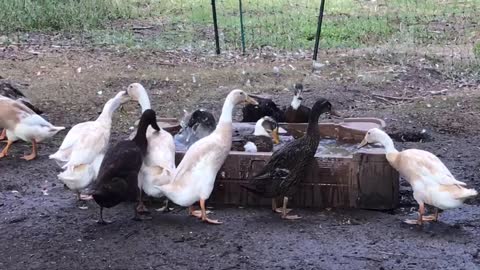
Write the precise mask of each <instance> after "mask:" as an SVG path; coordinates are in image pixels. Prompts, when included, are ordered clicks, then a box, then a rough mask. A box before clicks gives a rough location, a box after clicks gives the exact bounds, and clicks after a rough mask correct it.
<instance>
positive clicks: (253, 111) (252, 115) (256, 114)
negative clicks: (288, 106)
mask: <svg viewBox="0 0 480 270" xmlns="http://www.w3.org/2000/svg"><path fill="white" fill-rule="evenodd" d="M251 97H252V98H253V99H254V100H256V101H257V102H258V105H253V104H247V105H245V107H243V108H242V113H243V119H242V122H257V121H258V120H260V118H262V117H264V116H270V117H272V118H273V119H275V121H277V122H285V113H284V111H282V110H281V109H279V108H278V106H277V104H275V102H273V101H272V100H271V99H269V98H264V97H259V96H254V95H251Z"/></svg>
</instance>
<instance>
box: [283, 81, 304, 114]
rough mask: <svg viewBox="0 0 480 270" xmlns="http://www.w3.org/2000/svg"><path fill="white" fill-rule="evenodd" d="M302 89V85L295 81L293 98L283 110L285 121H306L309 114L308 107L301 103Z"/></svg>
mask: <svg viewBox="0 0 480 270" xmlns="http://www.w3.org/2000/svg"><path fill="white" fill-rule="evenodd" d="M302 91H303V85H302V84H300V83H296V84H295V90H294V95H293V100H292V102H291V103H290V106H289V107H288V108H287V110H286V111H285V121H286V122H287V123H308V118H309V116H310V108H308V107H307V106H304V105H302V101H303V96H302Z"/></svg>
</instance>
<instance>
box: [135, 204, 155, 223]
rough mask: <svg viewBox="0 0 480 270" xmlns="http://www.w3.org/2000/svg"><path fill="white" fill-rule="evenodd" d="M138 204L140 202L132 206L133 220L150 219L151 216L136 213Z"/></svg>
mask: <svg viewBox="0 0 480 270" xmlns="http://www.w3.org/2000/svg"><path fill="white" fill-rule="evenodd" d="M139 206H140V203H139V204H138V205H134V206H133V212H134V213H135V214H134V216H133V218H132V219H133V220H135V221H143V220H151V219H152V217H151V216H145V215H139V213H138V207H139Z"/></svg>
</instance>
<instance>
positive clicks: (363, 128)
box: [160, 118, 399, 210]
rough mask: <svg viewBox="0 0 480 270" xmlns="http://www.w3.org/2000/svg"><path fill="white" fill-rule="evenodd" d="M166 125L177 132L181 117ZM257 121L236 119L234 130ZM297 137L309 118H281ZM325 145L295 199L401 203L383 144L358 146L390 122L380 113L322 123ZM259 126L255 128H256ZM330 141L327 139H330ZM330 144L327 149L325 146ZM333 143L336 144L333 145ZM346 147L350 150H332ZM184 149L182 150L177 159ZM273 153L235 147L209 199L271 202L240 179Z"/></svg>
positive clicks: (369, 205)
mask: <svg viewBox="0 0 480 270" xmlns="http://www.w3.org/2000/svg"><path fill="white" fill-rule="evenodd" d="M160 122H161V126H162V127H163V128H165V129H166V130H168V131H169V132H171V133H172V134H175V133H177V132H178V131H179V129H180V126H179V125H178V121H177V120H176V119H172V118H164V119H160ZM245 125H250V126H251V127H252V128H253V126H254V123H247V124H246V123H234V130H239V129H242V128H243V127H244V126H245ZM280 126H281V127H282V128H283V129H285V130H286V131H287V132H288V133H289V134H290V135H292V136H293V137H296V138H297V137H299V136H302V134H303V132H304V131H305V130H306V127H307V124H291V123H281V124H280ZM318 127H319V129H320V133H321V137H322V139H323V142H321V143H320V144H321V147H323V148H322V149H323V150H321V149H320V147H319V151H318V152H317V154H316V156H315V162H312V164H311V165H310V167H309V169H308V172H307V176H306V177H305V179H304V180H303V181H302V183H301V184H300V186H299V188H298V190H297V193H296V195H295V196H294V197H293V198H292V199H291V201H289V205H290V202H291V205H292V206H294V207H304V208H329V207H334V208H362V209H376V210H388V209H394V208H396V207H397V205H398V192H399V176H398V173H397V172H396V171H395V169H393V168H392V167H391V166H390V165H389V164H388V162H387V160H386V159H385V152H384V149H383V148H380V147H367V148H362V149H360V150H357V149H356V148H355V144H358V143H359V142H360V141H361V140H362V139H363V137H364V136H365V133H366V132H367V131H368V129H370V128H373V127H379V128H384V127H385V122H384V121H383V120H380V119H377V118H347V119H343V120H342V121H340V122H328V123H319V124H318ZM252 130H253V129H252ZM325 142H326V143H325ZM325 149H327V151H325ZM329 149H330V150H329ZM332 149H333V150H335V149H346V150H345V151H343V150H342V151H337V150H335V151H331V150H332ZM183 155H184V152H183V151H177V153H176V162H177V164H178V163H179V162H180V161H181V159H182V158H183ZM270 156H271V153H246V152H238V151H231V152H230V155H229V156H228V158H227V160H226V161H225V164H224V165H223V167H222V168H221V169H220V171H219V174H218V176H217V180H216V183H215V188H214V191H213V193H212V195H211V197H210V199H209V204H217V205H236V206H268V205H270V204H271V201H270V200H269V199H262V198H259V197H257V196H255V195H253V194H251V193H249V192H247V191H246V190H244V189H243V188H241V187H240V184H242V183H245V182H247V181H248V179H249V178H251V177H252V176H254V175H255V174H256V173H257V172H259V170H260V169H261V168H262V166H264V164H265V162H266V161H268V159H269V158H270Z"/></svg>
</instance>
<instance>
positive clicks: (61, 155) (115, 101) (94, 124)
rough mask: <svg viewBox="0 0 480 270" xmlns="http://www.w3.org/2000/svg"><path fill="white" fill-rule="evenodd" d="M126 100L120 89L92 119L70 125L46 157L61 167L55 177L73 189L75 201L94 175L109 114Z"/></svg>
mask: <svg viewBox="0 0 480 270" xmlns="http://www.w3.org/2000/svg"><path fill="white" fill-rule="evenodd" d="M129 100H130V97H129V96H128V95H127V93H126V92H125V91H120V92H119V93H118V94H117V95H116V96H115V97H113V98H111V99H110V100H108V101H107V103H105V105H104V107H103V110H102V113H101V114H100V115H99V116H98V118H97V119H96V120H95V121H88V122H83V123H80V124H77V125H75V126H73V127H72V128H71V129H70V131H69V132H68V133H67V136H65V139H64V140H63V142H62V145H61V146H60V148H59V149H58V151H57V152H55V153H54V154H52V155H50V156H49V158H50V159H53V160H55V161H56V162H57V164H58V165H59V166H61V167H62V169H64V170H65V171H63V172H62V173H60V174H59V175H58V178H59V179H60V180H61V181H62V182H63V183H64V184H65V185H66V186H67V187H68V188H69V189H70V190H73V191H75V192H77V194H78V199H79V200H80V199H89V198H90V196H83V195H81V194H80V190H82V189H84V188H86V187H87V186H88V185H89V184H90V183H91V182H92V181H93V180H94V179H95V178H96V177H97V174H98V170H99V169H100V165H101V163H102V160H103V157H104V155H105V152H106V150H107V146H108V142H109V140H110V130H111V128H112V116H113V113H114V112H115V110H116V109H117V108H118V107H119V106H120V105H121V104H123V103H125V102H127V101H129Z"/></svg>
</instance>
